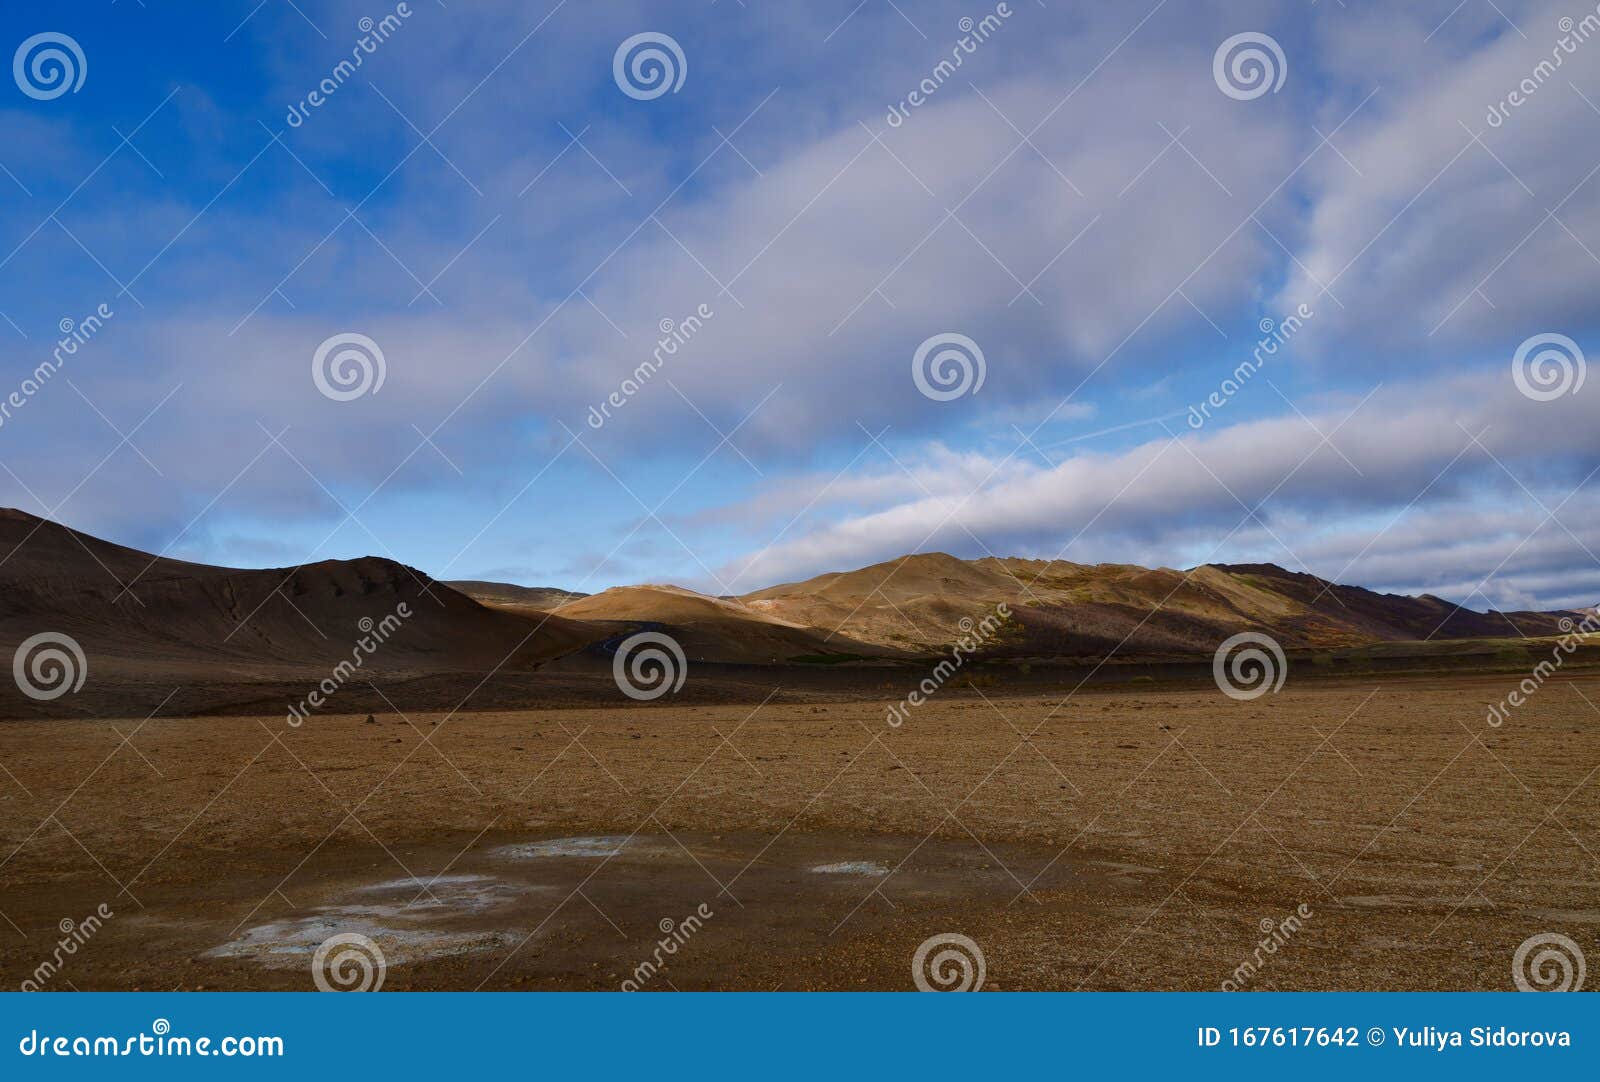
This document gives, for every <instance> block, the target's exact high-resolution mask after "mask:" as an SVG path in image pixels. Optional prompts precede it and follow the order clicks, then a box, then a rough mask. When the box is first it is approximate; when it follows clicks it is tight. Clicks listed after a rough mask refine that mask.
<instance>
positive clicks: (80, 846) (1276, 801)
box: [0, 675, 1600, 989]
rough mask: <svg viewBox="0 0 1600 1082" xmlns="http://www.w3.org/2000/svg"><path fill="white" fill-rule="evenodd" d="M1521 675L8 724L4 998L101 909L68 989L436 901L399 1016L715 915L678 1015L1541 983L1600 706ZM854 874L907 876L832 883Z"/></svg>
mask: <svg viewBox="0 0 1600 1082" xmlns="http://www.w3.org/2000/svg"><path fill="white" fill-rule="evenodd" d="M1512 679H1513V678H1511V677H1507V676H1489V677H1469V676H1449V677H1431V678H1417V677H1410V678H1401V677H1374V678H1373V679H1371V680H1367V681H1361V680H1324V681H1321V682H1317V681H1311V680H1301V681H1297V680H1293V679H1292V680H1291V681H1290V682H1289V684H1288V686H1286V687H1285V689H1284V690H1283V691H1282V692H1281V693H1280V694H1278V695H1276V696H1267V697H1264V698H1262V699H1258V700H1256V701H1254V702H1247V703H1235V702H1232V701H1230V700H1228V699H1226V698H1224V697H1222V696H1221V695H1220V694H1218V693H1217V692H1216V691H1215V689H1214V688H1211V687H1209V686H1205V687H1202V686H1199V685H1193V686H1180V687H1169V686H1163V685H1156V686H1144V687H1132V688H1130V687H1122V688H1115V689H1089V690H1084V691H1081V692H1079V693H1077V694H1076V695H1074V696H1072V697H1071V698H1070V699H1069V700H1068V701H1067V702H1066V704H1065V706H1063V707H1061V708H1060V709H1055V708H1056V706H1057V704H1058V703H1059V702H1060V701H1061V696H1062V695H1063V694H1065V691H1066V690H1067V689H1066V688H1062V689H1060V690H1057V691H1056V692H1054V693H1053V694H1051V693H1039V692H1035V691H1034V690H1033V689H1029V691H1028V693H1027V694H1026V696H1019V695H1018V693H1016V692H1015V691H1011V692H1006V691H1003V690H1001V689H991V690H990V691H988V692H981V691H976V690H956V689H953V688H952V689H946V690H945V691H942V692H941V693H940V694H939V695H938V696H936V697H935V700H934V701H933V702H932V703H931V704H929V705H926V706H923V707H922V708H920V709H917V710H914V711H913V712H912V715H911V717H910V719H909V720H908V721H907V722H906V723H905V724H904V725H903V726H902V727H900V728H898V729H891V728H889V727H887V726H886V725H885V722H884V708H885V705H886V704H885V703H884V702H882V701H880V699H879V698H873V699H871V700H870V701H858V702H845V703H841V702H838V701H830V702H826V703H821V702H813V703H810V704H807V703H803V702H802V703H796V702H792V701H789V702H779V701H773V702H770V703H768V704H766V705H764V706H759V707H757V706H754V705H750V704H746V705H731V704H712V705H705V706H684V705H678V706H672V705H659V704H652V705H649V706H633V705H629V706H625V707H624V706H613V705H607V706H604V707H592V708H574V709H547V710H520V711H498V712H486V713H462V714H457V715H455V716H453V717H450V718H448V720H446V721H444V723H443V724H440V722H441V720H442V719H444V718H445V715H443V714H442V713H437V712H417V713H412V714H411V715H410V716H409V718H406V717H402V716H400V715H399V714H397V713H393V712H390V713H384V714H380V715H379V716H378V718H377V723H376V724H367V723H366V722H365V720H364V716H362V715H356V716H324V717H319V718H314V719H312V720H310V721H308V722H307V723H306V724H305V725H304V726H303V727H301V728H298V729H288V728H286V727H285V724H284V720H283V718H282V716H281V715H274V716H271V717H263V718H249V717H194V718H165V717H158V718H155V719H153V720H148V721H141V719H140V718H139V717H135V718H131V719H127V720H123V721H115V722H105V721H15V722H4V723H0V765H3V767H4V774H3V776H0V859H3V864H0V915H3V916H4V921H3V922H0V980H3V981H4V983H5V985H6V986H9V987H15V986H17V984H18V983H20V982H21V981H23V980H25V979H27V978H28V977H29V975H30V974H31V973H33V972H34V970H35V967H37V966H38V965H39V964H40V963H41V962H43V961H45V960H46V959H48V958H50V957H51V956H52V952H54V951H55V950H56V949H57V946H56V944H57V940H59V939H60V938H61V934H60V932H59V931H58V926H59V925H60V924H61V922H62V921H64V920H79V921H81V920H82V918H83V917H84V916H86V915H88V914H90V913H91V912H93V911H94V909H95V907H96V906H97V905H99V904H100V903H102V902H104V903H105V904H106V905H107V906H108V908H109V909H110V910H112V911H113V912H114V913H115V916H114V917H112V918H111V919H110V920H108V921H107V922H106V923H105V926H104V927H103V928H102V929H100V930H99V931H98V932H97V933H96V934H95V935H94V936H93V937H92V938H91V939H90V940H89V941H88V942H85V943H84V944H83V945H81V946H79V947H77V949H76V951H75V952H74V953H71V954H68V955H66V956H65V957H64V960H63V962H62V964H61V965H60V967H59V971H58V972H56V973H54V974H53V975H50V976H49V978H48V980H47V981H46V982H45V983H46V986H47V987H52V988H62V987H67V988H79V989H126V988H139V989H172V988H183V989H192V988H228V989H243V988H310V987H311V975H310V964H309V957H308V953H307V952H302V953H300V954H289V955H287V956H286V957H280V958H278V959H277V960H276V961H277V963H278V964H276V965H274V964H268V963H269V962H271V961H272V959H267V960H265V961H264V960H263V959H261V958H259V957H253V956H250V955H249V954H248V953H246V954H243V955H238V954H235V955H231V956H230V955H226V954H224V955H223V956H207V952H208V951H212V950H214V949H216V948H218V947H223V946H224V945H226V944H229V943H232V942H238V941H239V940H240V939H241V937H245V938H248V937H250V936H251V935H252V930H253V929H255V930H257V931H256V933H255V934H258V935H259V934H265V933H261V932H260V931H259V930H260V929H262V928H263V926H269V929H270V927H272V926H279V927H282V926H287V925H288V924H290V923H292V922H295V921H302V922H304V921H310V922H311V927H313V928H319V927H322V928H326V930H328V931H329V932H331V931H336V930H338V928H339V927H341V922H342V921H347V920H349V919H352V918H350V917H349V914H350V913H352V912H354V913H364V914H366V915H367V916H368V917H371V912H372V911H375V910H376V909H379V908H381V906H376V905H373V906H371V908H370V910H364V909H362V908H361V907H362V906H363V905H367V904H368V903H372V902H374V900H375V899H376V900H379V901H381V900H384V899H385V898H388V897H389V896H388V895H385V894H383V892H382V890H380V891H378V892H376V893H374V892H373V885H374V884H382V883H385V882H388V881H393V880H396V879H403V878H404V877H406V876H409V875H413V874H414V875H416V876H418V877H420V878H421V879H422V880H423V881H429V880H431V879H432V878H433V877H434V876H435V875H439V874H441V873H443V874H448V875H450V876H453V877H460V876H482V877H485V878H483V879H480V880H472V881H471V882H473V883H479V884H482V883H489V884H493V885H494V893H493V896H492V897H490V898H489V899H488V900H487V901H483V902H482V904H481V905H478V904H462V905H459V906H458V905H456V904H453V903H452V902H451V895H450V894H449V892H448V891H447V890H445V889H444V888H445V885H446V884H448V883H450V882H451V880H440V881H439V884H438V887H439V890H438V893H437V896H438V897H439V898H440V899H441V902H442V904H437V905H434V906H420V907H417V906H408V907H406V912H405V914H404V915H403V917H402V918H401V923H402V925H403V927H404V928H406V929H410V930H413V931H420V932H421V933H423V935H424V939H425V938H426V935H432V934H437V935H442V936H445V937H446V939H441V940H439V941H438V942H446V941H447V942H448V943H449V944H451V946H450V947H449V949H420V950H418V949H415V948H414V947H413V948H408V947H407V946H406V945H405V944H404V943H399V942H398V941H397V942H395V943H389V944H388V948H387V950H386V953H388V954H390V955H392V956H393V957H392V958H391V964H390V965H389V968H388V971H387V974H386V978H385V984H384V987H385V988H386V989H434V988H443V989H457V988H460V989H470V988H478V987H482V988H485V989H510V988H530V989H545V988H567V989H572V988H578V989H583V988H597V989H614V988H616V987H618V985H619V983H620V982H621V981H622V980H624V979H626V978H628V977H629V975H630V974H631V973H632V972H633V971H634V969H635V967H636V966H638V965H639V964H640V963H641V962H644V961H646V960H647V959H651V958H652V955H653V952H654V951H655V949H656V942H657V940H659V939H660V938H661V932H659V931H658V927H659V926H661V923H662V922H663V921H667V920H680V921H681V919H682V918H683V917H685V916H687V915H688V914H690V913H692V912H694V911H695V910H696V907H697V906H699V905H701V904H702V903H703V904H705V905H706V906H707V908H708V909H709V910H711V911H712V912H713V913H714V916H712V917H711V918H709V919H707V920H706V921H705V926H704V927H703V928H701V929H700V930H698V931H697V932H696V933H694V934H693V935H692V936H690V937H688V938H687V939H686V941H685V942H684V943H683V944H682V945H681V946H678V947H677V948H676V950H675V952H673V953H671V954H669V955H665V956H664V963H665V964H664V965H662V966H661V967H660V969H659V972H658V973H656V974H654V975H650V976H649V978H648V979H647V980H646V981H645V982H644V983H645V984H646V986H647V987H650V988H661V989H665V988H683V989H689V988H718V989H732V988H755V989H766V988H784V989H898V988H909V987H911V984H912V981H911V958H912V955H913V952H914V951H915V949H916V947H917V945H918V944H919V943H921V942H922V941H923V940H924V939H926V938H927V937H929V936H931V935H933V934H936V933H942V932H959V933H962V934H964V935H967V936H969V937H971V938H972V939H973V940H975V941H976V942H977V943H978V944H979V946H980V948H981V949H982V951H983V953H984V956H985V960H986V966H987V979H986V983H985V987H986V988H1003V989H1036V988H1051V989H1056V988H1064V989H1073V988H1097V989H1098V988H1110V989H1123V988H1141V989H1214V988H1216V987H1218V986H1219V985H1220V984H1221V983H1222V982H1223V981H1224V980H1227V979H1229V978H1230V977H1231V976H1232V975H1233V974H1234V972H1235V969H1236V967H1238V966H1239V965H1240V964H1241V963H1243V962H1245V961H1247V960H1249V959H1251V956H1252V952H1254V951H1255V950H1256V948H1257V945H1258V943H1259V942H1260V941H1261V940H1262V938H1263V935H1262V932H1261V930H1260V929H1261V926H1262V923H1263V922H1273V923H1276V922H1278V921H1281V920H1283V919H1284V918H1286V917H1288V916H1289V915H1290V914H1291V913H1293V912H1294V911H1295V909H1296V908H1297V907H1298V906H1301V905H1304V906H1306V907H1308V908H1309V910H1310V912H1311V915H1310V916H1309V917H1307V918H1306V919H1305V920H1304V922H1303V927H1302V928H1301V930H1299V931H1298V932H1297V933H1295V934H1293V935H1292V936H1291V937H1289V938H1288V940H1287V942H1286V943H1285V944H1284V945H1283V946H1281V947H1279V948H1278V949H1277V950H1276V951H1275V952H1273V953H1271V954H1270V955H1266V956H1265V958H1264V964H1262V965H1261V966H1260V967H1259V972H1257V973H1255V974H1254V975H1253V976H1251V977H1250V978H1249V979H1248V980H1247V982H1246V983H1248V984H1249V986H1250V987H1253V988H1277V989H1509V988H1511V987H1512V984H1511V959H1512V955H1513V952H1514V951H1515V949H1516V947H1517V945H1518V944H1519V943H1521V942H1522V941H1523V940H1525V939H1526V938H1527V937H1529V936H1531V935H1533V934H1535V933H1540V932H1560V933H1562V934H1564V935H1567V936H1569V937H1571V938H1572V939H1574V940H1575V941H1577V942H1578V943H1579V944H1580V946H1582V947H1583V948H1584V949H1586V950H1588V951H1589V952H1590V955H1591V957H1595V958H1600V860H1597V857H1596V854H1597V853H1600V780H1597V779H1596V777H1595V775H1596V771H1597V769H1600V677H1596V676H1590V675H1584V676H1579V677H1570V678H1569V677H1558V678H1556V679H1554V680H1552V681H1551V682H1550V683H1548V684H1547V685H1546V686H1545V687H1544V688H1543V689H1542V690H1540V691H1539V692H1538V693H1537V694H1536V695H1534V696H1533V698H1532V701H1531V702H1530V704H1529V705H1527V706H1525V707H1524V708H1522V709H1521V710H1518V711H1516V712H1514V714H1513V715H1512V717H1511V719H1510V720H1509V721H1508V722H1507V723H1506V724H1505V725H1504V726H1503V727H1500V728H1489V727H1487V726H1486V725H1485V724H1484V706H1485V704H1486V703H1488V702H1490V701H1494V700H1498V699H1499V698H1501V696H1503V695H1504V694H1505V693H1506V692H1507V691H1509V690H1510V689H1511V687H1512ZM908 689H909V685H908ZM985 696H987V697H985ZM396 705H397V706H398V707H399V708H400V709H406V704H405V703H404V702H397V703H396ZM1041 723H1042V724H1041ZM1036 727H1037V731H1035V728H1036ZM1030 733H1031V734H1032V735H1031V738H1029V736H1028V734H1030ZM125 737H126V738H127V739H126V740H124V738H125ZM630 834H632V835H634V845H633V847H632V848H630V849H624V850H623V851H622V852H621V853H620V854H619V855H617V856H615V857H612V858H609V859H607V858H605V857H603V856H587V857H585V856H567V857H542V858H532V859H522V860H517V859H512V858H508V857H506V856H504V855H502V854H499V853H497V852H496V850H497V849H499V848H500V847H502V846H507V845H516V844H525V843H530V842H536V841H540V840H544V839H552V838H561V837H566V836H580V835H630ZM847 861H864V862H876V863H878V864H880V865H881V866H882V867H883V868H885V869H887V870H889V872H890V874H888V875H887V876H883V877H876V878H874V877H872V876H863V875H857V874H848V873H847V874H833V875H830V874H821V873H817V872H814V871H812V870H811V869H812V868H814V867H815V866H817V865H824V864H831V863H837V862H847ZM386 889H388V890H389V891H390V894H393V890H394V888H386ZM419 889H420V888H419ZM417 893H418V892H417V891H409V892H405V900H407V901H409V900H410V899H412V898H413V897H415V896H416V894H417ZM390 900H392V899H390ZM480 901H481V899H480ZM352 906H353V907H355V908H353V909H352V908H350V907H352ZM339 907H345V908H339ZM372 919H377V920H378V921H379V922H380V923H382V921H383V920H386V919H388V918H386V917H382V916H381V915H380V916H378V917H373V918H372ZM319 921H320V922H321V923H320V924H319V923H318V922H319ZM275 922H276V924H275ZM351 926H352V927H357V928H359V927H364V925H362V924H360V923H359V920H358V921H357V923H355V924H352V925H351ZM379 939H380V943H388V941H386V940H384V939H383V938H382V937H381V936H380V937H379Z"/></svg>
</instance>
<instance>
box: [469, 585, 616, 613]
mask: <svg viewBox="0 0 1600 1082" xmlns="http://www.w3.org/2000/svg"><path fill="white" fill-rule="evenodd" d="M445 585H446V586H448V587H450V588H451V589H452V590H456V591H458V592H460V593H463V594H466V595H467V596H468V597H470V598H472V600H474V601H477V602H479V603H481V604H484V605H488V606H490V607H491V608H498V609H510V610H512V611H513V612H554V611H555V610H556V609H558V608H560V607H561V606H562V605H565V604H566V603H567V602H569V601H576V600H578V599H579V598H581V597H588V596H589V595H588V594H583V593H578V592H576V591H573V590H560V589H557V588H556V587H554V586H518V585H516V584H515V583H510V582H486V581H484V580H482V579H450V580H447V581H446V582H445Z"/></svg>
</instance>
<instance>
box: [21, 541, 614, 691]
mask: <svg viewBox="0 0 1600 1082" xmlns="http://www.w3.org/2000/svg"><path fill="white" fill-rule="evenodd" d="M402 606H404V609H402ZM386 621H387V622H386ZM46 632H47V633H53V634H57V635H66V636H70V637H71V638H72V639H73V640H74V641H76V642H77V644H78V645H79V646H80V647H81V648H82V650H83V652H84V655H85V657H86V659H87V664H88V667H89V669H90V671H91V672H93V673H94V674H95V675H96V677H97V678H99V679H101V680H109V681H112V682H116V681H119V680H123V681H138V682H146V683H148V682H154V681H167V680H170V681H186V680H197V681H211V682H216V681H239V682H252V681H260V680H265V679H283V678H302V677H303V678H306V679H310V680H312V681H313V682H314V681H315V680H319V679H321V677H322V676H323V675H326V672H327V670H328V669H329V668H330V667H331V666H333V665H335V664H337V663H338V662H340V661H342V660H348V659H350V658H351V657H352V656H353V651H355V650H356V649H357V646H358V643H359V641H360V640H362V639H363V638H367V639H368V640H369V641H372V640H373V639H374V638H377V639H381V640H382V641H381V644H379V645H377V646H376V648H375V649H374V650H372V651H371V652H370V654H367V655H366V656H364V657H363V665H362V668H363V670H364V671H368V672H374V673H390V674H394V673H423V672H439V671H466V672H483V671H488V670H489V669H491V668H494V667H495V666H497V665H502V663H503V665H504V667H505V668H507V669H509V670H512V671H515V670H519V669H520V670H526V669H529V668H533V667H536V666H538V665H539V664H540V663H542V662H544V661H546V660H548V659H550V658H554V657H558V656H560V655H562V654H566V653H570V652H572V651H575V650H578V649H580V648H581V647H582V646H584V645H585V644H587V643H588V642H591V641H592V640H593V639H594V638H595V637H596V635H595V632H594V631H593V629H591V628H587V627H584V626H582V625H579V624H574V623H572V622H571V621H568V620H564V619H561V618H559V617H554V616H548V615H542V616H538V617H537V618H534V617H529V616H522V615H516V614H513V613H509V612H501V611H496V610H494V609H490V608H487V607H485V606H483V605H480V604H479V603H478V602H476V601H474V600H472V599H471V598H469V597H467V596H465V595H464V594H461V593H459V592H457V591H455V590H452V589H450V588H449V587H447V586H445V585H444V584H442V583H439V582H435V581H433V580H432V579H430V578H428V577H427V576H426V575H424V574H422V573H421V572H419V571H416V570H415V569H413V568H409V567H406V566H405V565H404V564H399V563H396V562H394V561H392V560H384V559H378V558H375V557H367V558H363V559H358V560H326V561H322V562H320V563H314V564H306V565H304V566H300V567H294V568H274V569H266V570H241V569H237V568H227V567H213V566H210V565H206V564H194V563H188V562H185V561H181V560H170V559H166V558H163V557H157V556H152V555H150V554H148V553H143V552H139V551H138V550H136V549H131V548H127V547H124V546H122V545H116V544H112V543H110V542H107V541H102V540H100V539H99V538H95V537H91V536H89V535H87V534H83V533H79V532H78V531H76V530H72V529H69V528H67V527H65V526H61V525H59V524H57V523H53V522H48V521H45V520H42V519H39V518H36V517H34V516H32V515H28V514H25V513H23V512H20V511H13V510H0V657H12V656H13V655H14V653H15V651H16V650H17V648H18V646H19V645H20V644H21V643H22V642H23V641H24V640H26V639H28V638H30V637H31V636H34V635H37V634H40V633H46ZM0 689H3V691H0V694H4V695H5V697H6V699H7V702H8V704H9V701H10V698H11V695H12V694H13V681H10V680H5V681H0Z"/></svg>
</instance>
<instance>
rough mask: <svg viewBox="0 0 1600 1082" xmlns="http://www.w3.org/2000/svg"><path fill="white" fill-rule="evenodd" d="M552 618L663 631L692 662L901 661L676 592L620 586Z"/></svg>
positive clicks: (721, 601)
mask: <svg viewBox="0 0 1600 1082" xmlns="http://www.w3.org/2000/svg"><path fill="white" fill-rule="evenodd" d="M556 615H557V616H561V617H565V618H567V619H571V620H581V621H583V622H585V623H588V624H590V625H592V626H595V627H603V628H606V629H608V630H610V631H612V632H613V633H614V634H620V633H622V632H623V631H626V630H631V629H632V628H634V627H636V626H639V627H643V626H649V627H651V628H656V629H659V630H664V631H666V632H668V633H669V634H671V635H672V636H673V637H674V638H675V639H677V640H678V643H679V645H681V646H682V647H683V650H684V654H685V656H686V657H688V658H689V659H690V660H691V661H693V660H700V661H718V662H732V663H739V664H757V665H763V664H782V663H785V662H789V661H792V660H795V659H797V658H808V659H813V660H822V659H824V658H828V657H830V656H831V657H841V656H869V655H870V656H877V657H899V656H904V652H903V651H901V650H899V649H896V648H894V647H891V646H886V645H884V644H877V645H868V644H864V643H860V642H856V641H855V640H854V639H852V638H850V637H849V636H843V635H832V636H830V635H829V634H828V629H825V628H816V627H807V626H806V625H804V624H800V623H796V622H794V621H791V620H786V619H783V618H782V617H779V616H775V615H772V614H770V613H765V612H762V611H760V610H758V609H756V608H752V607H751V606H749V605H746V604H745V603H744V602H742V601H740V600H739V599H737V598H719V597H710V596H708V595H706V594H698V593H695V592H694V591H693V590H685V589H683V588H681V587H678V586H619V587H615V588H613V589H610V590H606V591H603V592H602V593H598V594H591V595H590V596H588V597H584V598H581V599H579V600H577V601H573V602H569V603H568V604H565V605H562V606H561V607H560V608H558V609H556Z"/></svg>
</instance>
